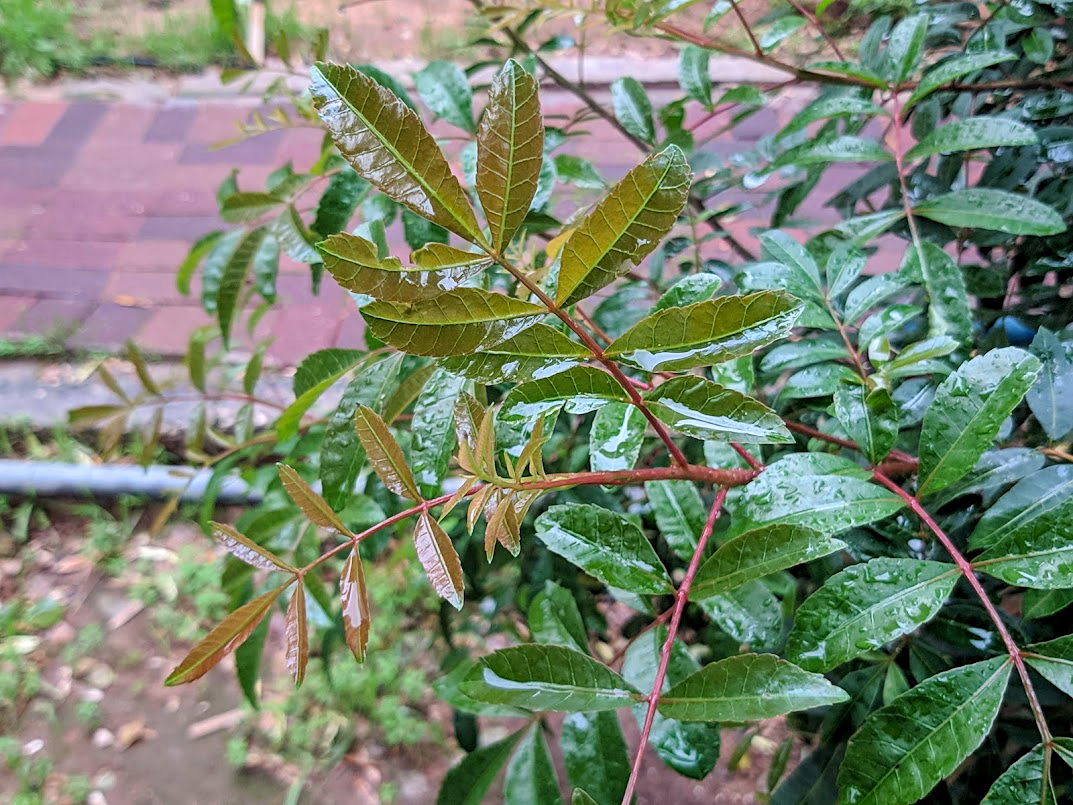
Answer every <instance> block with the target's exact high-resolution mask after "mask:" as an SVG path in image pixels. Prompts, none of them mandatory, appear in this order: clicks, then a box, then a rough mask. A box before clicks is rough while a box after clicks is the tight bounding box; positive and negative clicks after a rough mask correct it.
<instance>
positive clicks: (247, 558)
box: [212, 523, 297, 573]
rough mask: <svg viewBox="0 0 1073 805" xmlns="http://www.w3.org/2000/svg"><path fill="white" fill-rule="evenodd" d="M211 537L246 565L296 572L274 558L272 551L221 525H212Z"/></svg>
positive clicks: (292, 567) (229, 527)
mask: <svg viewBox="0 0 1073 805" xmlns="http://www.w3.org/2000/svg"><path fill="white" fill-rule="evenodd" d="M212 535H213V537H215V538H216V541H217V542H219V543H220V544H221V545H223V546H224V548H226V549H227V551H228V552H229V553H231V554H232V555H233V556H234V557H235V558H236V559H241V560H242V561H243V562H245V563H246V564H247V565H253V567H259V568H261V569H262V570H285V571H287V572H288V573H295V572H297V570H296V568H295V567H294V566H293V565H289V564H287V563H286V562H284V561H283V560H282V559H280V558H279V557H278V556H276V555H275V554H274V553H272V551H270V550H268V549H267V548H264V547H262V546H260V545H258V544H257V543H256V542H254V541H253V540H251V539H250V538H249V537H247V536H246V535H245V534H242V533H240V532H239V531H237V530H236V529H234V528H232V527H231V526H229V525H224V524H223V523H213V524H212Z"/></svg>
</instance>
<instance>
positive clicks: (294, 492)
mask: <svg viewBox="0 0 1073 805" xmlns="http://www.w3.org/2000/svg"><path fill="white" fill-rule="evenodd" d="M276 469H277V471H278V472H279V480H280V483H282V484H283V490H284V491H285V492H286V493H287V496H288V497H289V498H290V499H291V500H293V501H294V504H295V505H296V506H297V507H298V508H299V509H301V510H302V513H303V514H304V515H305V516H306V517H308V518H309V520H310V522H312V523H313V524H314V525H319V526H321V527H322V528H331V529H334V530H335V531H337V532H339V533H340V534H344V535H349V534H350V529H348V528H347V527H346V526H345V525H343V521H342V520H340V519H339V515H337V514H336V513H335V512H334V511H332V507H331V506H329V505H328V504H327V502H326V501H325V500H324V498H322V497H321V496H320V495H318V494H317V493H316V492H315V491H314V490H313V487H311V486H310V485H309V484H308V483H306V481H305V480H304V479H303V478H302V476H300V475H299V474H298V473H297V472H296V471H295V470H294V468H293V467H288V466H287V465H286V464H276Z"/></svg>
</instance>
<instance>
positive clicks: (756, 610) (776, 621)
mask: <svg viewBox="0 0 1073 805" xmlns="http://www.w3.org/2000/svg"><path fill="white" fill-rule="evenodd" d="M698 603H699V604H700V608H701V609H702V610H704V614H705V615H707V616H708V617H709V618H711V621H712V623H714V624H715V625H716V626H718V627H719V628H720V629H721V630H722V631H723V632H725V633H726V634H727V635H729V636H730V637H731V638H732V639H733V640H734V641H735V642H736V643H738V645H741V646H748V647H750V648H752V649H755V650H757V651H768V650H772V649H774V648H776V647H777V646H778V645H779V644H780V643H781V642H782V639H783V633H784V631H785V630H784V628H783V621H784V619H785V618H784V615H783V611H782V607H781V606H780V605H779V599H778V598H776V597H775V594H774V593H772V592H771V590H769V589H768V588H767V585H765V584H764V583H763V582H762V581H749V582H746V583H745V584H743V585H742V586H741V587H736V588H734V589H733V590H731V591H730V592H726V593H717V594H716V595H712V596H709V597H708V598H705V599H703V600H701V601H698Z"/></svg>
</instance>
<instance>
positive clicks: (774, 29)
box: [760, 14, 808, 50]
mask: <svg viewBox="0 0 1073 805" xmlns="http://www.w3.org/2000/svg"><path fill="white" fill-rule="evenodd" d="M807 24H808V21H807V20H806V19H805V18H804V17H799V16H798V15H796V14H790V15H788V16H786V17H779V18H778V19H777V20H775V21H774V22H773V23H771V25H770V26H769V27H768V29H767V30H766V31H764V32H763V33H762V34H760V47H762V48H763V49H764V50H768V49H770V48H773V47H775V45H777V44H779V42H781V41H783V40H784V39H786V38H787V37H790V36H793V35H794V34H795V33H797V32H798V31H800V30H801V29H802V28H803V27H804V26H806V25H807Z"/></svg>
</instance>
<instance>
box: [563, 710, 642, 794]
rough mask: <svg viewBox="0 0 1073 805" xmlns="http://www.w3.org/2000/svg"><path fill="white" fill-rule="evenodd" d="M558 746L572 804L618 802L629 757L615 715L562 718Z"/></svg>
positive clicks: (586, 715) (628, 773)
mask: <svg viewBox="0 0 1073 805" xmlns="http://www.w3.org/2000/svg"><path fill="white" fill-rule="evenodd" d="M559 748H560V749H562V753H563V765H564V766H565V767H566V776H567V778H568V779H569V780H570V784H571V785H572V786H575V789H574V795H573V800H572V801H573V804H574V805H588V804H589V803H593V805H595V803H619V802H622V798H623V796H625V794H626V781H627V780H629V778H630V757H629V755H628V754H627V753H626V741H625V739H624V738H623V737H622V728H621V727H620V726H619V723H618V716H617V715H615V714H614V713H607V712H601V713H571V714H570V715H568V716H567V717H566V718H564V719H563V728H562V733H561V734H560V736H559ZM582 787H583V788H584V790H581V789H582ZM587 792H591V794H590V793H587Z"/></svg>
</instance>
